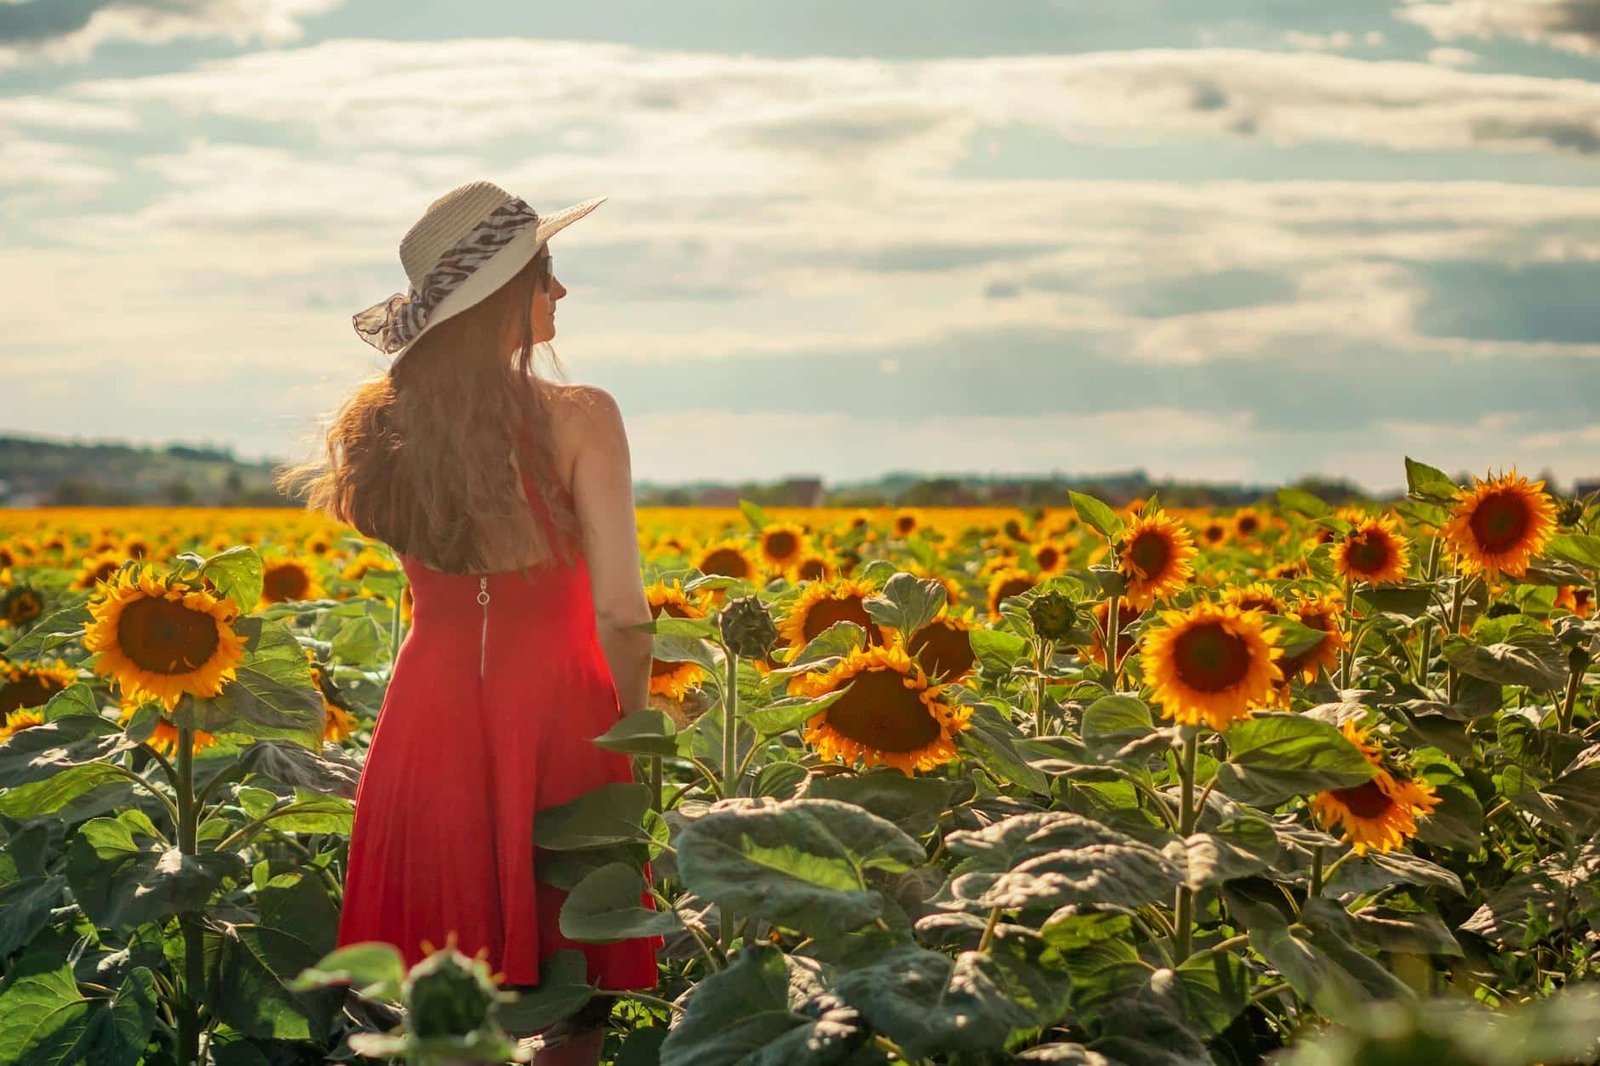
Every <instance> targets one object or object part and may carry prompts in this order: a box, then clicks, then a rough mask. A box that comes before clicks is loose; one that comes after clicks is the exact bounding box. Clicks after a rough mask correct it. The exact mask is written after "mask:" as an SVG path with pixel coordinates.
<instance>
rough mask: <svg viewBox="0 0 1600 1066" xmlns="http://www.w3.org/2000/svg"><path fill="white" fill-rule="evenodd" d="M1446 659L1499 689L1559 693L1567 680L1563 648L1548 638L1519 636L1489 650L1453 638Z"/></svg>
mask: <svg viewBox="0 0 1600 1066" xmlns="http://www.w3.org/2000/svg"><path fill="white" fill-rule="evenodd" d="M1444 658H1445V661H1446V662H1448V663H1449V664H1450V665H1451V666H1454V667H1455V668H1456V669H1457V670H1460V671H1461V672H1462V673H1464V674H1468V675H1470V676H1472V677H1477V678H1482V679H1483V680H1485V681H1492V682H1494V683H1495V684H1497V685H1526V686H1529V687H1531V688H1536V689H1540V690H1542V691H1545V692H1559V691H1561V689H1562V686H1564V685H1565V684H1566V680H1567V668H1566V656H1565V654H1564V653H1563V652H1562V650H1561V644H1560V642H1559V641H1557V640H1556V638H1555V637H1553V636H1548V635H1544V636H1540V635H1527V636H1520V637H1516V638H1513V639H1512V640H1511V641H1508V642H1506V643H1503V644H1489V645H1487V646H1484V645H1479V644H1474V643H1473V642H1472V641H1470V640H1468V639H1467V638H1465V637H1460V636H1455V635H1451V636H1448V637H1446V638H1445V641H1444Z"/></svg>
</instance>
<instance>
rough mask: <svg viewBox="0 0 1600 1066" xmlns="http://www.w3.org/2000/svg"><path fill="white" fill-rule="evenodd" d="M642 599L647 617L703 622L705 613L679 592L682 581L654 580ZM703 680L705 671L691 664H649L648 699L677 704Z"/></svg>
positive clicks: (655, 660)
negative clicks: (663, 616)
mask: <svg viewBox="0 0 1600 1066" xmlns="http://www.w3.org/2000/svg"><path fill="white" fill-rule="evenodd" d="M644 592H645V599H647V600H648V601H649V602H650V617H651V618H659V617H661V615H662V612H665V613H666V615H667V617H668V618H704V617H705V616H706V612H705V609H704V608H702V607H701V606H699V605H698V604H696V603H695V602H693V601H692V600H691V599H690V598H689V596H688V594H687V593H685V592H684V591H683V581H682V580H681V579H678V578H674V579H673V580H672V582H671V584H668V583H667V582H665V581H661V580H657V581H654V582H652V583H651V584H650V585H649V586H648V587H647V588H646V589H645V590H644ZM705 679H706V671H705V668H704V667H702V666H697V665H696V664H694V663H691V662H678V663H675V662H668V661H667V660H665V659H651V660H650V693H649V694H650V695H652V696H665V697H667V698H668V699H673V700H681V699H683V698H684V696H686V695H688V693H689V690H690V689H692V688H695V687H697V686H699V685H700V684H701V683H702V682H703V681H705Z"/></svg>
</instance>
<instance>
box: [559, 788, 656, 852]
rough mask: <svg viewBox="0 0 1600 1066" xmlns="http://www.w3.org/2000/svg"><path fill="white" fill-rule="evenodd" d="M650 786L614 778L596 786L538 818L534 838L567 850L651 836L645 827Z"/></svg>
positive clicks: (596, 846) (607, 844) (598, 846)
mask: <svg viewBox="0 0 1600 1066" xmlns="http://www.w3.org/2000/svg"><path fill="white" fill-rule="evenodd" d="M649 807H650V786H648V785H643V784H639V783H637V782H633V781H613V782H608V783H606V784H603V785H600V786H598V787H596V788H592V789H590V790H589V791H587V792H585V793H583V794H582V795H581V796H577V797H576V798H574V799H571V800H569V801H567V802H566V803H563V804H560V805H558V806H555V807H546V808H544V809H543V810H541V811H539V813H538V816H537V817H536V818H535V819H534V822H535V828H534V841H535V842H536V843H537V845H538V846H539V847H541V848H547V849H549V850H551V851H567V850H571V849H574V848H600V847H606V846H609V845H611V844H621V843H627V842H629V841H640V840H649V839H650V837H649V834H648V833H646V832H645V830H644V827H643V824H642V823H643V821H644V812H645V811H646V810H648V809H649Z"/></svg>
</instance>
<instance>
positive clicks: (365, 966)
mask: <svg viewBox="0 0 1600 1066" xmlns="http://www.w3.org/2000/svg"><path fill="white" fill-rule="evenodd" d="M405 976H406V967H405V959H404V958H403V957H402V956H401V954H400V949H399V948H397V947H395V946H394V945H393V944H390V943H388V942H386V941H381V940H367V941H362V942H360V943H356V944H348V945H346V946H345V947H342V948H337V949H335V950H333V951H330V952H329V953H328V954H326V955H324V956H322V958H320V959H318V960H317V961H316V962H315V963H314V964H313V965H311V966H308V967H306V968H305V969H303V970H301V971H300V973H299V974H298V975H297V976H296V977H295V978H294V980H292V981H290V982H289V984H288V985H287V987H288V989H289V990H290V991H291V992H309V991H310V990H312V989H314V988H326V987H330V986H335V985H337V986H345V985H348V986H350V987H352V988H354V989H355V990H356V991H357V992H359V993H360V994H361V995H363V996H365V997H367V998H368V999H375V1000H384V1001H388V1002H391V1003H399V1002H400V984H401V982H402V981H404V980H405Z"/></svg>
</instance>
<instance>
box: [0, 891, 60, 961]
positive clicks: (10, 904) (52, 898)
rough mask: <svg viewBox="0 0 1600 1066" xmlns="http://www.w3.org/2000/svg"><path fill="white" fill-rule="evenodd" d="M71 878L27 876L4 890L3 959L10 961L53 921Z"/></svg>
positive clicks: (0, 917) (0, 910)
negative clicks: (63, 892) (54, 911)
mask: <svg viewBox="0 0 1600 1066" xmlns="http://www.w3.org/2000/svg"><path fill="white" fill-rule="evenodd" d="M66 887H67V879H66V878H65V877H62V876H60V875H58V874H51V875H49V876H45V877H24V878H22V879H21V880H17V881H12V882H10V883H8V884H6V885H5V886H3V887H0V958H10V957H11V955H12V954H14V953H15V952H16V951H17V950H18V949H19V948H21V947H23V946H24V945H26V944H27V943H28V941H30V940H32V939H33V938H34V936H36V935H37V934H38V932H39V930H41V929H43V928H44V927H45V926H46V925H47V924H49V921H50V910H51V908H52V907H54V906H56V904H57V903H59V902H60V900H61V890H62V889H64V888H66Z"/></svg>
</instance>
